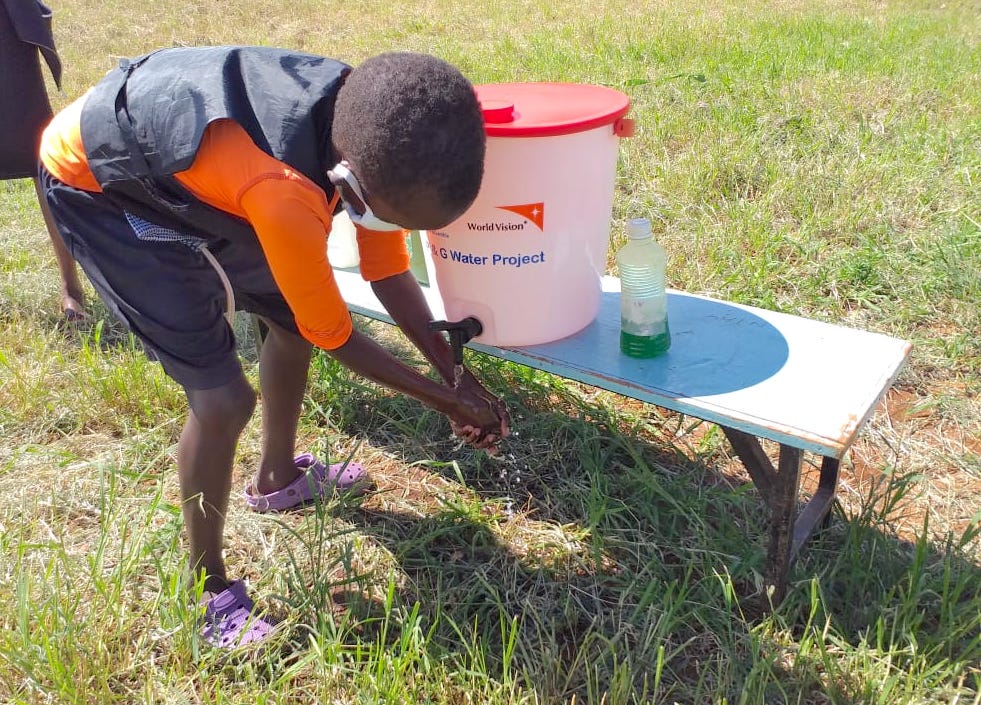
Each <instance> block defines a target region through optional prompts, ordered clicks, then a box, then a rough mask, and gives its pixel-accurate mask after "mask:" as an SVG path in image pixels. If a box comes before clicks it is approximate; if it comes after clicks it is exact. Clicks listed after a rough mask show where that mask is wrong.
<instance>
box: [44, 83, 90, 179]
mask: <svg viewBox="0 0 981 705" xmlns="http://www.w3.org/2000/svg"><path fill="white" fill-rule="evenodd" d="M87 96H88V93H86V94H85V95H83V96H82V97H81V98H79V99H78V100H76V101H75V102H74V103H72V104H71V105H69V106H67V107H66V108H64V109H63V110H61V111H60V112H59V113H58V114H57V115H55V116H54V117H53V118H52V119H51V122H50V123H48V126H47V127H46V128H45V129H44V132H43V134H42V135H41V148H40V157H41V163H42V164H44V168H45V169H47V170H48V171H50V172H51V175H52V176H54V177H55V178H56V179H58V180H59V181H61V182H62V183H66V184H68V185H69V186H72V187H74V188H78V189H82V190H83V191H94V192H96V193H98V192H101V191H102V189H101V188H100V187H99V182H97V181H96V180H95V176H93V175H92V170H91V169H89V162H88V159H87V158H86V157H85V147H84V146H83V145H82V106H83V105H85V98H86V97H87Z"/></svg>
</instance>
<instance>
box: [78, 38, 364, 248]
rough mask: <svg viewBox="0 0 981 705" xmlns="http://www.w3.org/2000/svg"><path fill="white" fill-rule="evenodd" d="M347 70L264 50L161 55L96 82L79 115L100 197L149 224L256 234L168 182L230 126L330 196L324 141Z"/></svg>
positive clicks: (127, 64)
mask: <svg viewBox="0 0 981 705" xmlns="http://www.w3.org/2000/svg"><path fill="white" fill-rule="evenodd" d="M349 71H350V67H349V66H347V65H346V64H343V63H340V62H338V61H333V60H331V59H325V58H323V57H319V56H313V55H311V54H303V53H298V52H292V51H286V50H282V49H272V48H266V47H190V48H173V49H161V50H159V51H156V52H153V53H151V54H147V55H145V56H142V57H139V58H137V59H133V60H125V59H124V60H123V61H121V62H120V66H119V68H118V69H115V70H113V71H111V72H110V73H109V74H108V75H107V76H106V77H105V78H104V79H103V80H102V81H100V82H99V83H98V84H97V85H96V86H95V88H94V89H93V91H92V93H91V94H90V95H89V97H88V98H87V99H86V101H85V106H84V108H83V110H82V119H81V130H82V142H83V144H84V145H85V152H86V155H87V157H88V162H89V167H90V168H91V169H92V173H93V174H94V175H95V179H96V181H98V182H99V185H100V186H101V187H102V189H103V193H104V194H105V195H106V196H107V197H108V198H110V199H111V200H112V201H114V202H115V203H116V204H117V205H119V206H120V207H121V208H123V209H124V210H126V211H129V212H130V213H134V214H136V215H138V216H140V217H142V218H145V219H146V220H149V221H150V222H153V223H157V224H160V225H163V226H166V227H170V228H173V229H175V230H179V231H191V232H197V233H199V234H204V235H211V236H214V237H220V238H228V237H230V236H234V235H236V234H241V235H251V236H252V237H254V231H253V230H252V228H251V227H250V226H249V225H248V223H246V222H245V221H244V220H242V219H240V218H237V217H236V216H233V215H231V214H230V213H226V212H224V211H220V210H218V209H216V208H212V207H211V206H208V205H207V204H205V203H203V202H201V201H200V200H198V199H197V198H195V197H194V196H193V195H192V194H191V193H190V192H189V191H187V189H185V188H184V187H183V186H181V185H180V183H179V182H178V181H177V180H176V179H174V178H173V174H174V173H176V172H179V171H183V170H185V169H187V168H188V167H190V166H191V164H192V163H193V161H194V157H195V155H196V154H197V151H198V147H199V146H200V144H201V138H202V136H203V135H204V131H205V129H206V128H207V126H208V125H209V124H211V123H212V122H214V121H215V120H220V119H224V118H230V119H232V120H234V121H235V122H237V123H238V124H239V125H241V126H242V128H244V129H245V131H246V132H247V133H248V134H249V136H250V137H251V138H252V140H253V141H254V142H255V144H256V145H257V146H258V147H259V148H260V149H262V150H263V151H264V152H266V154H269V155H270V156H272V157H274V158H276V159H278V160H280V161H282V162H284V163H286V164H288V165H289V166H291V167H293V168H294V169H296V170H297V171H299V172H300V173H302V174H303V175H304V176H306V177H308V178H309V179H310V180H312V181H313V182H314V183H315V184H317V185H318V186H319V187H320V188H322V189H323V190H324V191H325V192H326V193H327V195H328V197H332V196H333V187H332V186H331V185H330V183H329V182H328V181H327V178H326V171H327V169H329V168H330V167H331V166H333V165H334V161H335V155H334V152H333V147H332V146H331V140H330V133H331V124H332V120H333V114H334V101H335V99H336V97H337V92H338V90H339V89H340V87H341V85H342V84H343V82H344V77H345V76H346V75H347V73H348V72H349Z"/></svg>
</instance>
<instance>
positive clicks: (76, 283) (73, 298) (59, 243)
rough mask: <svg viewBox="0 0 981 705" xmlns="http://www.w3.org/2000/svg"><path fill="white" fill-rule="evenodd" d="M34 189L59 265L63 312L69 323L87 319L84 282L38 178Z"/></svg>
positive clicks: (35, 179)
mask: <svg viewBox="0 0 981 705" xmlns="http://www.w3.org/2000/svg"><path fill="white" fill-rule="evenodd" d="M34 189H35V191H37V202H38V205H39V206H40V207H41V214H42V215H43V216H44V226H45V227H46V228H47V230H48V237H49V238H50V239H51V247H52V248H53V249H54V254H55V261H56V262H57V263H58V274H59V276H60V277H61V312H62V313H63V314H64V315H65V318H66V319H67V320H69V321H77V320H80V319H83V318H86V317H87V314H86V313H85V294H84V292H83V290H82V282H81V280H80V279H79V277H78V267H77V266H76V264H75V260H74V259H73V258H72V256H71V253H70V252H68V248H67V247H65V242H64V240H62V239H61V236H60V235H59V234H58V230H57V228H56V227H55V224H54V219H53V218H52V217H51V210H50V209H49V208H48V204H47V202H46V201H45V200H44V193H43V192H42V190H41V183H40V180H39V179H38V178H37V177H34Z"/></svg>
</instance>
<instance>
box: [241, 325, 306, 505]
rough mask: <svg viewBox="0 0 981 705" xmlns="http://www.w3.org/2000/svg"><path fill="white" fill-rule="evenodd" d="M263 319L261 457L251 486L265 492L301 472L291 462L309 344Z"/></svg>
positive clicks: (290, 480)
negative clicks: (266, 331) (253, 484)
mask: <svg viewBox="0 0 981 705" xmlns="http://www.w3.org/2000/svg"><path fill="white" fill-rule="evenodd" d="M263 320H264V322H265V323H266V325H267V326H268V327H269V332H268V334H267V336H266V339H265V341H263V344H262V352H261V354H260V357H259V389H260V395H261V397H262V457H261V458H260V460H259V472H258V473H257V474H256V478H255V487H254V488H253V489H254V490H255V491H256V492H258V493H260V494H268V493H270V492H274V491H276V490H280V489H282V488H284V487H286V485H288V484H290V483H291V482H293V480H295V479H296V478H297V477H299V475H300V472H299V470H297V469H296V466H294V465H293V455H294V450H295V446H296V427H297V423H298V422H299V419H300V408H301V406H302V404H303V395H304V393H305V392H306V387H307V371H308V369H309V367H310V355H311V350H312V346H311V345H310V343H308V342H307V341H306V340H304V339H303V338H301V337H300V336H299V335H297V334H296V333H291V332H289V331H286V330H284V329H283V328H281V327H279V326H277V325H276V324H275V323H271V322H270V321H268V320H265V319H263Z"/></svg>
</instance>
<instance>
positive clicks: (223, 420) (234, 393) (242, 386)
mask: <svg viewBox="0 0 981 705" xmlns="http://www.w3.org/2000/svg"><path fill="white" fill-rule="evenodd" d="M187 399H188V404H189V405H190V407H191V411H192V412H193V413H194V416H195V417H196V419H197V421H198V423H200V424H201V425H202V426H204V427H205V428H210V429H212V430H215V431H218V430H227V431H231V432H234V433H236V434H237V433H239V432H240V431H241V430H242V429H243V428H245V424H247V423H248V422H249V419H250V418H252V413H253V412H254V411H255V407H256V393H255V390H254V389H252V387H251V385H249V383H248V381H247V380H246V379H245V377H238V378H237V379H236V380H234V381H232V382H229V383H228V384H226V385H223V386H221V387H217V388H215V389H204V390H201V389H195V390H187Z"/></svg>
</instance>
